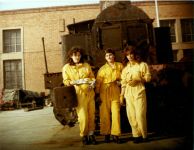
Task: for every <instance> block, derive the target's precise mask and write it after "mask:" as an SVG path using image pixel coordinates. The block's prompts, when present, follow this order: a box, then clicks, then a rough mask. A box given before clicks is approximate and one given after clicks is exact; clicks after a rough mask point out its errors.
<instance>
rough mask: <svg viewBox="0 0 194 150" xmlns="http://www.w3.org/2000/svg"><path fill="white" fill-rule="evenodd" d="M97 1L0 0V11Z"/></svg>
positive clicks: (96, 1)
mask: <svg viewBox="0 0 194 150" xmlns="http://www.w3.org/2000/svg"><path fill="white" fill-rule="evenodd" d="M107 1H114V0H107ZM117 1H118V0H117ZM120 1H124V0H120ZM131 1H155V0H131ZM157 1H167V0H157ZM168 1H194V0H168ZM99 2H100V0H0V11H4V10H14V9H24V8H38V7H51V6H67V5H80V4H96V3H99Z"/></svg>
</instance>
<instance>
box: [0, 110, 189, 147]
mask: <svg viewBox="0 0 194 150" xmlns="http://www.w3.org/2000/svg"><path fill="white" fill-rule="evenodd" d="M52 110H53V108H52V107H45V108H44V109H41V110H34V111H29V112H25V111H24V110H22V109H21V110H14V111H0V150H61V149H65V150H72V149H73V150H109V149H110V150H116V149H117V150H118V149H120V150H182V149H185V150H191V149H192V148H191V147H190V146H191V143H189V141H192V140H191V139H189V140H188V139H187V138H186V137H185V136H157V135H154V134H153V133H152V134H151V133H149V136H150V141H149V142H147V143H141V144H134V143H133V142H132V141H130V140H129V138H130V137H131V134H130V133H126V134H123V135H122V136H121V140H122V144H115V143H108V144H106V143H104V142H103V137H102V136H99V135H98V136H97V141H98V144H97V145H87V146H83V145H82V143H81V141H80V137H79V128H78V124H76V126H75V127H71V128H70V127H68V126H62V125H61V124H60V123H59V122H58V121H57V120H56V119H55V117H54V115H53V113H52Z"/></svg>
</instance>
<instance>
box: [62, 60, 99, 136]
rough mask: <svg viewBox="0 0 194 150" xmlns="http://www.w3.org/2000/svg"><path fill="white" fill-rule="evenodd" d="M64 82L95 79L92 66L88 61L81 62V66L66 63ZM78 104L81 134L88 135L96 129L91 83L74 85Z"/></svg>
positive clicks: (68, 83) (63, 71)
mask: <svg viewBox="0 0 194 150" xmlns="http://www.w3.org/2000/svg"><path fill="white" fill-rule="evenodd" d="M62 75H63V83H64V85H66V86H69V85H70V82H71V81H74V80H78V79H88V80H89V81H95V77H94V74H93V72H92V70H91V67H90V65H89V64H87V63H83V64H79V66H71V65H69V64H66V65H65V66H64V67H63V69H62ZM74 87H75V90H76V94H77V100H78V106H77V107H76V112H77V115H78V121H79V127H80V136H81V137H83V136H86V135H88V134H89V133H90V132H94V130H95V100H94V96H95V92H94V90H93V89H92V88H91V87H89V84H80V85H74Z"/></svg>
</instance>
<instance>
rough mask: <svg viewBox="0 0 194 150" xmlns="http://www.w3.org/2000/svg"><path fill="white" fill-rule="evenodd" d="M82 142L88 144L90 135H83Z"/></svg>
mask: <svg viewBox="0 0 194 150" xmlns="http://www.w3.org/2000/svg"><path fill="white" fill-rule="evenodd" d="M82 143H83V145H88V137H87V136H86V135H85V136H83V137H82Z"/></svg>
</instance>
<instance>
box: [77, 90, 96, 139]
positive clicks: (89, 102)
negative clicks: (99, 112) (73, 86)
mask: <svg viewBox="0 0 194 150" xmlns="http://www.w3.org/2000/svg"><path fill="white" fill-rule="evenodd" d="M77 99H78V106H77V107H76V112H77V115H78V122H79V128H80V136H81V137H83V136H85V135H88V134H89V133H90V132H94V131H95V101H94V91H93V90H92V91H90V92H87V91H86V92H79V91H78V93H77Z"/></svg>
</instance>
